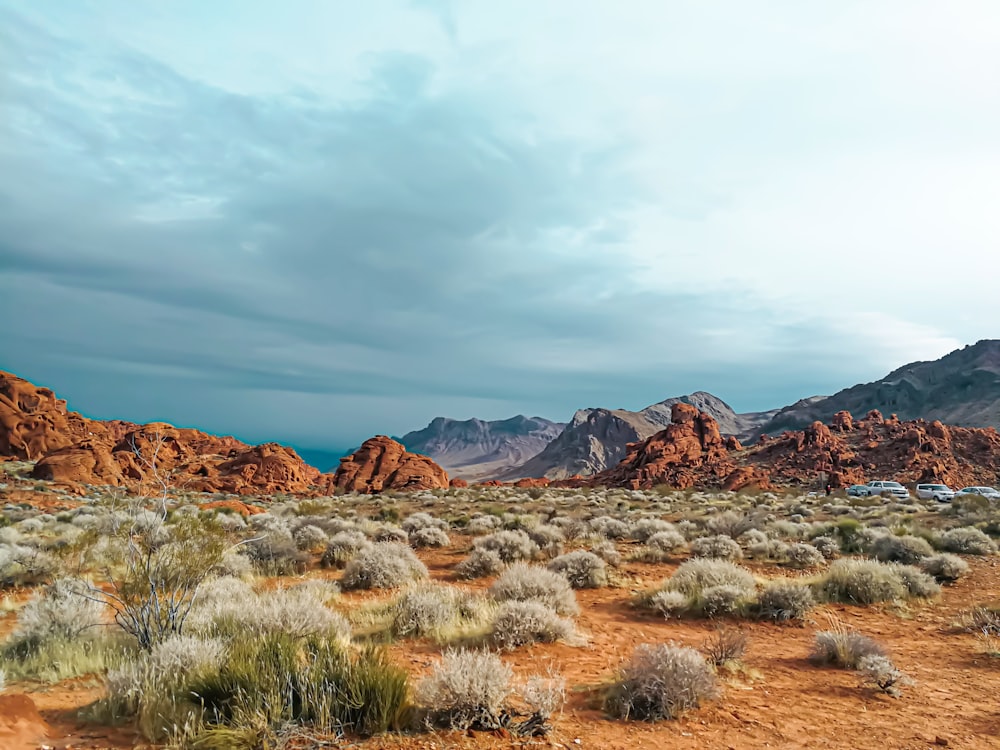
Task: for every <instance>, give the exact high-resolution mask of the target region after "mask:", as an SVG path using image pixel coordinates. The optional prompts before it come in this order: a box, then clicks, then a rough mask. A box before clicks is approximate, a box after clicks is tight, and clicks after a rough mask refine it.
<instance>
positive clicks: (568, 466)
mask: <svg viewBox="0 0 1000 750" xmlns="http://www.w3.org/2000/svg"><path fill="white" fill-rule="evenodd" d="M677 404H690V405H693V406H694V407H695V408H696V409H697V410H699V411H702V412H704V413H706V414H708V415H709V416H711V417H712V419H713V420H714V421H715V423H716V424H717V425H718V426H719V428H720V430H721V432H722V434H724V435H738V436H742V435H747V434H749V433H751V432H752V431H753V430H754V429H755V428H756V427H758V426H759V425H760V424H761V423H763V422H764V421H766V420H767V419H768V418H770V417H771V416H773V412H761V413H755V414H737V413H736V412H735V411H733V408H732V407H731V406H729V404H727V403H726V402H725V401H723V400H722V399H720V398H718V397H717V396H713V395H712V394H711V393H706V392H705V391H698V392H696V393H692V394H690V395H688V396H678V397H676V398H669V399H666V400H664V401H660V402H658V403H656V404H652V405H651V406H647V407H646V408H645V409H642V410H640V411H628V410H625V409H581V410H580V411H578V412H577V413H576V414H574V415H573V419H572V420H571V421H570V423H569V424H568V425H567V426H566V428H565V429H564V430H563V431H562V433H561V434H560V435H559V436H558V437H557V438H556V439H555V440H553V441H552V442H551V443H549V444H548V445H547V446H546V447H545V449H544V450H543V451H541V453H539V454H538V455H537V456H534V457H533V458H531V459H530V460H529V461H526V462H525V463H523V464H521V465H520V466H516V467H514V468H512V469H509V470H507V471H504V472H500V473H498V474H497V475H496V478H497V479H501V480H505V481H506V480H512V479H519V478H522V477H546V478H548V479H565V478H566V477H571V476H576V475H579V476H588V475H591V474H596V473H598V472H600V471H604V470H605V469H607V468H609V467H612V466H614V465H615V464H617V463H618V462H619V461H621V460H622V459H623V458H624V457H625V453H626V447H627V446H628V444H629V443H634V442H637V441H641V440H645V439H646V438H648V437H650V436H652V435H654V434H655V433H657V432H659V431H660V430H662V429H663V428H664V427H666V426H667V425H669V424H670V423H671V416H672V412H673V408H674V406H676V405H677Z"/></svg>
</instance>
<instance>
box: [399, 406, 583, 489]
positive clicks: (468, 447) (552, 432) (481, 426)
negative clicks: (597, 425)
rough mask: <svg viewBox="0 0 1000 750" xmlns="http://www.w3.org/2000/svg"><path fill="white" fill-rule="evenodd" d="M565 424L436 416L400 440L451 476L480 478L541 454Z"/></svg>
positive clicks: (528, 419) (527, 419) (537, 419)
mask: <svg viewBox="0 0 1000 750" xmlns="http://www.w3.org/2000/svg"><path fill="white" fill-rule="evenodd" d="M565 426H566V425H565V424H562V423H560V422H550V421H549V420H547V419H542V418H541V417H525V416H521V415H518V416H516V417H511V418H510V419H503V420H497V421H493V422H486V421H483V420H481V419H467V420H464V421H459V420H455V419H448V418H446V417H437V418H436V419H434V420H432V421H431V423H430V424H429V425H427V427H425V428H424V429H422V430H415V431H414V432H408V433H407V434H405V435H403V437H401V438H400V439H399V442H401V443H402V444H403V445H405V446H406V449H407V450H409V451H412V452H413V453H420V454H423V455H425V456H429V457H430V458H432V459H434V461H435V462H436V463H438V464H439V465H441V466H442V467H444V468H445V469H447V470H448V471H449V472H450V473H451V474H452V475H453V476H455V477H460V478H462V479H473V480H474V479H482V478H489V477H493V476H495V475H497V474H499V473H503V472H504V471H506V470H508V469H510V468H511V467H512V466H516V465H519V464H522V463H524V462H525V461H527V460H528V459H530V458H531V457H532V456H534V455H536V454H538V453H540V452H541V451H542V449H544V448H545V446H546V445H548V444H549V443H550V442H552V440H554V439H555V438H556V437H557V436H558V435H559V433H560V432H562V430H563V428H564V427H565Z"/></svg>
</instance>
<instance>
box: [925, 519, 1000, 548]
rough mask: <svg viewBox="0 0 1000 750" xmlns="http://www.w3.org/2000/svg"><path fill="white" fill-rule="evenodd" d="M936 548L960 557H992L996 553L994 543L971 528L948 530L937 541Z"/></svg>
mask: <svg viewBox="0 0 1000 750" xmlns="http://www.w3.org/2000/svg"><path fill="white" fill-rule="evenodd" d="M938 546H939V547H940V548H941V549H942V550H944V551H945V552H957V553H958V554H960V555H992V554H993V553H994V552H996V551H997V545H996V542H994V541H993V540H992V539H990V538H989V537H988V536H987V535H986V534H985V533H983V532H982V531H980V530H979V529H977V528H975V527H973V526H962V527H960V528H957V529H949V530H948V531H946V532H944V533H943V534H942V535H941V536H940V538H939V539H938Z"/></svg>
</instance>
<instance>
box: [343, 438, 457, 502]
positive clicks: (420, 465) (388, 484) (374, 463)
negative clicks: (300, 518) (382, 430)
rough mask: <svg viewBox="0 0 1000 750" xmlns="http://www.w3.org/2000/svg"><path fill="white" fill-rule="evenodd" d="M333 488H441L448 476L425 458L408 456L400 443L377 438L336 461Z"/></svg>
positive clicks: (369, 490) (368, 490) (368, 491)
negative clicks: (337, 466) (337, 462)
mask: <svg viewBox="0 0 1000 750" xmlns="http://www.w3.org/2000/svg"><path fill="white" fill-rule="evenodd" d="M334 485H335V486H336V488H337V489H338V490H344V491H347V492H360V493H364V494H371V493H377V492H383V491H385V490H433V489H444V488H446V487H448V473H447V472H446V471H445V470H444V469H442V468H441V467H440V466H438V465H437V464H436V463H434V461H433V460H431V459H430V458H428V457H427V456H421V455H418V454H416V453H410V452H408V451H407V450H406V448H405V447H404V446H403V444H402V443H398V442H396V441H395V440H393V439H392V438H389V437H386V436H385V435H378V436H376V437H373V438H369V439H368V440H366V441H365V442H364V443H362V445H361V447H360V448H358V450H356V451H355V452H354V453H353V454H351V455H350V456H345V457H344V458H342V459H340V467H339V468H338V469H337V473H336V474H335V475H334Z"/></svg>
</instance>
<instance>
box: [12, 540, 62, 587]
mask: <svg viewBox="0 0 1000 750" xmlns="http://www.w3.org/2000/svg"><path fill="white" fill-rule="evenodd" d="M57 567H58V565H57V561H56V559H55V558H54V557H53V556H52V555H50V554H49V553H48V552H45V551H43V550H42V549H39V548H38V547H33V546H29V545H24V544H0V588H9V587H13V586H34V585H37V584H40V583H45V582H47V581H49V580H51V579H52V577H53V576H54V575H55V573H56V570H57Z"/></svg>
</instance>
